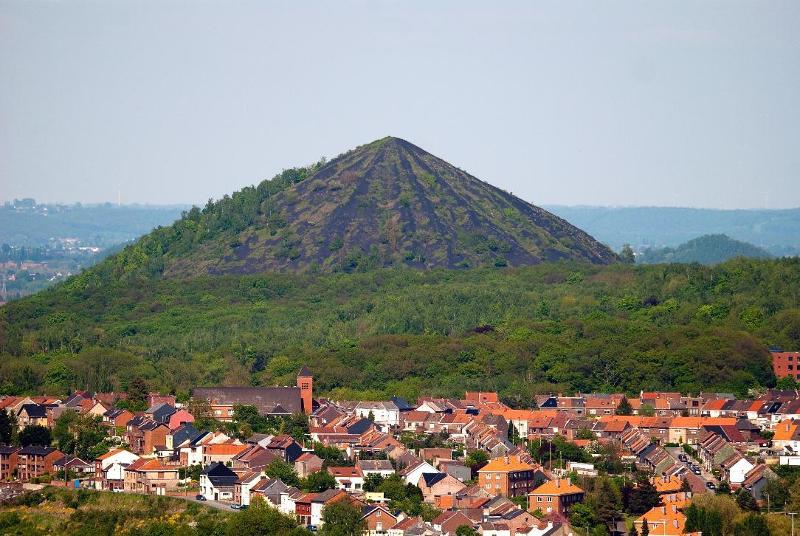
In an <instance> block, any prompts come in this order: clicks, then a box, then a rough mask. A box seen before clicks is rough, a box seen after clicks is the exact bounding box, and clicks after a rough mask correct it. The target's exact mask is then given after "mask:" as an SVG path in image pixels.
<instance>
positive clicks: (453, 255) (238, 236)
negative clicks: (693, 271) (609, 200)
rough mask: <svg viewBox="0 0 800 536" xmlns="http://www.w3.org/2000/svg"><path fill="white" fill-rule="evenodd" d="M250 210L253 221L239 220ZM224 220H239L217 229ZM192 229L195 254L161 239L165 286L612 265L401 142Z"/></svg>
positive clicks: (321, 167)
mask: <svg viewBox="0 0 800 536" xmlns="http://www.w3.org/2000/svg"><path fill="white" fill-rule="evenodd" d="M287 173H288V174H289V175H287ZM242 199H245V201H242ZM226 207H227V208H226ZM241 207H250V208H247V209H245V208H241ZM242 210H248V211H249V212H248V214H249V215H248V217H247V218H238V216H239V215H240V214H237V212H241V211H242ZM232 212H233V214H231V213H232ZM226 218H227V219H230V218H233V219H234V220H236V221H234V222H233V223H231V225H229V226H227V227H220V225H219V222H220V221H222V220H224V219H226ZM186 219H189V220H191V221H193V222H194V223H193V225H192V226H191V227H192V228H191V229H190V230H191V234H192V236H200V237H201V238H200V239H196V240H194V239H193V242H192V244H191V245H190V247H189V246H187V244H185V242H186V239H185V236H184V235H186V234H187V233H186V232H182V231H181V232H178V233H177V235H180V237H181V238H180V240H179V241H180V242H181V243H182V244H183V245H181V246H180V247H175V243H174V242H175V240H167V241H166V242H164V241H161V244H160V245H159V248H157V249H158V250H159V251H162V252H163V261H164V262H163V266H162V270H163V273H164V274H165V275H166V276H168V277H169V276H182V275H192V274H197V273H198V272H199V273H209V274H247V273H258V272H264V271H305V270H321V271H340V270H343V271H351V270H354V269H364V268H369V267H379V266H390V265H406V266H410V267H416V268H434V267H444V268H461V267H464V268H465V267H476V266H522V265H531V264H538V263H541V262H544V261H555V260H560V259H570V260H580V261H586V262H591V263H600V264H606V263H610V262H613V261H615V260H616V255H615V254H614V253H613V252H612V251H611V250H609V249H608V248H607V247H606V246H604V245H602V244H600V243H598V242H597V241H596V240H594V239H593V238H592V237H591V236H589V235H588V234H586V233H584V232H583V231H581V230H580V229H577V228H576V227H574V226H572V225H570V224H569V223H567V222H566V221H565V220H562V219H561V218H558V217H557V216H554V215H553V214H551V213H549V212H547V211H546V210H544V209H541V208H539V207H536V206H533V205H531V204H529V203H527V202H525V201H523V200H521V199H519V198H517V197H514V196H513V195H511V194H509V193H507V192H504V191H502V190H500V189H498V188H495V187H493V186H491V185H489V184H487V183H485V182H482V181H480V180H478V179H476V178H475V177H473V176H471V175H469V174H468V173H466V172H464V171H462V170H460V169H458V168H456V167H455V166H452V165H451V164H449V163H447V162H445V161H444V160H442V159H440V158H437V157H435V156H433V155H431V154H430V153H428V152H426V151H424V150H422V149H420V148H419V147H417V146H415V145H413V144H411V143H409V142H407V141H405V140H402V139H399V138H394V137H387V138H383V139H380V140H377V141H374V142H372V143H369V144H367V145H363V146H360V147H358V148H356V149H354V150H351V151H349V152H347V153H345V154H343V155H341V156H339V157H337V158H335V159H333V160H331V161H330V162H327V163H325V162H322V163H320V164H317V165H315V166H313V167H311V168H304V169H301V170H289V171H287V172H284V173H283V174H281V175H279V176H278V177H276V178H275V179H272V180H271V181H264V183H262V184H260V185H258V186H256V187H251V188H245V189H244V190H242V191H241V192H237V193H236V194H234V195H233V196H232V197H230V198H227V197H226V198H225V199H223V200H220V201H219V202H217V203H214V204H209V206H207V207H206V208H205V209H204V210H203V211H202V212H200V211H198V210H197V209H195V210H194V211H193V212H190V213H189V214H187V216H186V217H185V218H184V220H186ZM236 222H239V223H238V225H237V223H236ZM176 226H178V227H180V222H178V223H176ZM210 226H213V229H211V228H210ZM173 227H174V226H173ZM179 231H180V229H179ZM172 234H173V235H175V233H172ZM173 238H174V236H173Z"/></svg>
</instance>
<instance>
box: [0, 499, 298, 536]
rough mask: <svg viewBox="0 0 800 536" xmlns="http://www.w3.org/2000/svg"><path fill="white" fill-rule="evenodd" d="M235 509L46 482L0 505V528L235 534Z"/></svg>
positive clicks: (62, 535)
mask: <svg viewBox="0 0 800 536" xmlns="http://www.w3.org/2000/svg"><path fill="white" fill-rule="evenodd" d="M275 513H276V514H277V515H278V516H280V514H278V513H277V511H276V512H275ZM237 515H238V514H233V513H228V512H222V511H219V510H215V509H212V508H209V507H206V506H203V505H200V504H197V503H192V502H189V501H187V500H185V499H177V498H171V497H158V496H155V495H138V494H130V493H111V492H98V491H89V490H71V489H63V488H55V487H47V488H44V489H43V490H42V491H37V492H29V493H26V494H24V495H21V496H19V497H17V498H16V499H14V500H13V501H12V502H11V503H10V504H5V505H3V506H2V507H0V533H1V534H15V535H20V536H28V535H30V536H33V535H42V534H46V535H54V536H55V535H58V536H71V535H75V536H78V535H80V536H111V535H113V534H125V535H129V536H147V535H162V534H164V535H166V534H172V535H185V536H195V535H196V536H201V535H208V536H211V535H219V536H225V535H226V534H236V535H237V536H238V535H240V534H244V533H242V532H238V530H240V527H238V523H237V522H238V521H239V520H238V519H237V517H236V516H237ZM280 517H281V518H282V517H283V516H280ZM287 521H288V519H287ZM286 534H288V531H286Z"/></svg>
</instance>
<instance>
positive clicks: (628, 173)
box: [0, 0, 800, 208]
mask: <svg viewBox="0 0 800 536" xmlns="http://www.w3.org/2000/svg"><path fill="white" fill-rule="evenodd" d="M798 28H800V2H797V1H796V0H791V1H779V0H773V1H768V2H767V1H759V2H756V1H751V2H742V1H737V0H723V1H716V2H711V1H697V0H693V1H679V0H675V1H670V2H661V1H659V2H649V1H645V0H632V1H612V0H609V1H605V2H590V1H584V2H571V1H564V0H554V1H552V2H549V1H547V2H542V1H532V0H527V1H521V2H510V1H509V2H471V1H465V0H452V1H445V0H442V1H435V2H431V1H429V0H420V1H413V0H406V1H386V0H339V1H337V2H301V1H297V0H292V1H286V2H269V1H226V2H222V1H208V0H192V1H189V0H182V1H172V0H159V1H151V0H147V1H145V0H141V1H124V0H96V1H84V0H69V1H67V0H61V1H55V0H37V1H31V0H18V1H14V0H0V200H10V199H13V198H22V197H34V198H36V199H37V200H39V201H44V202H77V201H80V202H104V201H112V202H116V201H117V200H118V199H120V200H121V201H122V202H123V203H134V202H138V203H154V204H167V203H197V204H203V203H205V201H207V200H208V199H209V198H219V197H220V196H222V195H224V194H229V193H231V192H233V191H235V190H238V189H240V188H242V187H243V186H247V185H250V184H254V183H258V182H259V181H261V180H264V179H267V178H270V177H272V176H273V175H275V174H276V173H278V172H280V171H281V170H282V169H284V168H288V167H292V166H296V165H304V164H308V163H311V162H314V161H316V160H318V159H319V158H320V157H321V156H326V157H328V158H332V157H335V156H336V155H337V154H340V153H342V152H345V151H347V150H349V149H351V148H353V147H355V146H357V145H361V144H364V143H367V142H370V141H372V140H374V139H377V138H381V137H383V136H387V135H393V136H398V137H401V138H404V139H406V140H408V141H411V142H412V143H415V144H416V145H418V146H420V147H422V148H423V149H426V150H427V151H429V152H431V153H433V154H435V155H437V156H439V157H442V158H444V159H445V160H447V161H449V162H451V163H452V164H454V165H456V166H458V167H460V168H462V169H464V170H466V171H468V172H470V173H472V174H473V175H475V176H477V177H478V178H480V179H482V180H485V181H487V182H489V183H492V184H494V185H496V186H499V187H501V188H503V189H505V190H508V191H510V192H513V193H514V194H515V195H518V196H519V197H522V198H523V199H525V200H527V201H530V202H532V203H534V204H538V205H543V204H544V205H547V204H564V205H615V206H623V205H624V206H631V205H653V206H691V207H710V208H790V207H797V206H800V106H798V96H800V31H798Z"/></svg>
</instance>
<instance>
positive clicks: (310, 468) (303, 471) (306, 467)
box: [294, 452, 323, 478]
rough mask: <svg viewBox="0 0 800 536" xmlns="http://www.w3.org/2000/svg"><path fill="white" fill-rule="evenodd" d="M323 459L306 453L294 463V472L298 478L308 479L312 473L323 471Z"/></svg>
mask: <svg viewBox="0 0 800 536" xmlns="http://www.w3.org/2000/svg"><path fill="white" fill-rule="evenodd" d="M322 463H323V461H322V458H320V457H319V456H317V455H316V454H313V453H311V452H304V453H303V454H301V455H300V456H299V457H298V458H297V459H296V460H295V461H294V470H295V471H297V476H299V477H300V478H306V477H307V476H308V475H310V474H311V473H316V472H317V471H321V470H322Z"/></svg>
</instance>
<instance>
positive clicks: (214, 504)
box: [181, 495, 236, 512]
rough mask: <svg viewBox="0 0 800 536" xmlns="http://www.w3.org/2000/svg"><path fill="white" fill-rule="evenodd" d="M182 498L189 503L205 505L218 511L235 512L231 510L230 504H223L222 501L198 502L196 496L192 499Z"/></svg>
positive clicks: (191, 497)
mask: <svg viewBox="0 0 800 536" xmlns="http://www.w3.org/2000/svg"><path fill="white" fill-rule="evenodd" d="M181 498H183V499H186V500H187V501H193V502H196V503H199V504H204V505H206V506H210V507H211V508H216V509H217V510H227V511H228V512H235V511H236V510H234V509H233V508H231V503H228V502H221V501H198V500H197V499H196V498H195V496H194V495H192V496H190V497H183V496H181Z"/></svg>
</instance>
